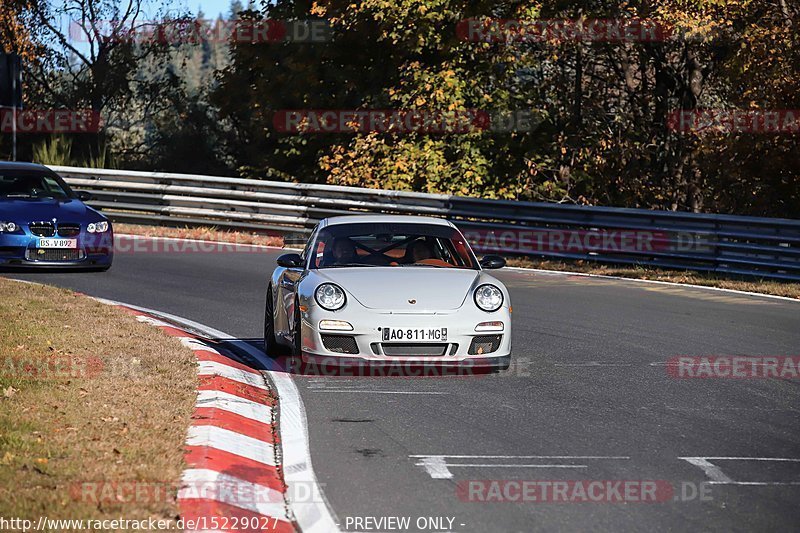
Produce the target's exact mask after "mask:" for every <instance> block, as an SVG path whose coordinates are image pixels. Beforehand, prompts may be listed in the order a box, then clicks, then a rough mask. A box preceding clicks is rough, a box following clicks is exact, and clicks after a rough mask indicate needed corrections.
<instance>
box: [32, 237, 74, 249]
mask: <svg viewBox="0 0 800 533" xmlns="http://www.w3.org/2000/svg"><path fill="white" fill-rule="evenodd" d="M77 247H78V239H39V248H77Z"/></svg>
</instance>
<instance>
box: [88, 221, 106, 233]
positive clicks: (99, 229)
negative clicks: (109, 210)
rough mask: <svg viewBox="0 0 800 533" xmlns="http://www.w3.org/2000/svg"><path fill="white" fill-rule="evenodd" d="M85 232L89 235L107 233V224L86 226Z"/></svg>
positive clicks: (100, 223)
mask: <svg viewBox="0 0 800 533" xmlns="http://www.w3.org/2000/svg"><path fill="white" fill-rule="evenodd" d="M86 231H88V232H89V233H104V232H106V231H108V222H105V221H103V222H95V223H94V224H89V225H88V226H86Z"/></svg>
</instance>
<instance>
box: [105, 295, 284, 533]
mask: <svg viewBox="0 0 800 533" xmlns="http://www.w3.org/2000/svg"><path fill="white" fill-rule="evenodd" d="M120 308H121V309H123V310H125V311H126V312H128V313H131V314H133V315H134V316H135V317H136V319H137V320H139V321H140V322H145V323H147V324H151V325H153V326H156V327H158V328H160V329H161V330H162V331H164V332H165V333H166V334H168V335H171V336H173V337H177V338H179V339H180V341H181V343H182V344H183V345H184V346H186V347H188V348H189V349H191V350H192V351H193V352H194V354H195V356H196V357H197V360H198V375H199V377H200V383H199V387H198V391H197V402H196V404H195V409H194V413H193V415H192V425H191V426H190V427H189V431H188V435H187V438H186V463H187V465H188V468H187V469H186V470H185V471H184V472H183V476H182V479H181V488H180V490H179V492H178V508H179V511H180V515H181V518H183V520H184V523H185V524H193V526H194V527H193V530H196V531H211V530H214V531H217V530H219V531H226V530H227V531H242V530H248V531H254V530H257V531H278V532H284V531H295V530H296V527H295V524H294V523H293V520H292V517H291V516H290V512H289V510H288V506H287V502H286V499H285V497H284V495H285V492H286V487H285V485H284V482H283V480H282V475H281V471H280V463H279V455H278V453H276V440H277V439H276V434H277V431H276V427H275V425H274V423H273V420H274V419H275V418H274V409H275V408H276V405H277V402H276V401H275V398H274V395H273V394H272V392H271V391H270V389H269V387H268V385H267V384H266V381H265V380H264V377H263V376H262V375H261V373H260V372H258V371H257V370H255V369H252V368H249V367H247V366H246V365H243V364H241V363H239V362H237V361H235V360H233V359H231V358H229V357H227V356H226V355H224V354H223V353H222V352H221V351H219V350H217V349H216V348H214V347H213V346H211V344H212V343H211V342H209V341H205V340H202V339H200V338H198V337H197V336H195V335H192V334H191V333H189V332H187V331H185V330H183V329H180V328H177V327H176V326H175V325H173V324H170V323H167V322H165V321H162V320H159V319H157V318H155V317H153V316H150V315H149V314H145V313H142V312H141V311H137V310H134V309H131V308H129V307H125V306H120Z"/></svg>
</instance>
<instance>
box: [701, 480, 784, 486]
mask: <svg viewBox="0 0 800 533" xmlns="http://www.w3.org/2000/svg"><path fill="white" fill-rule="evenodd" d="M706 483H708V484H709V485H744V486H749V487H769V486H773V485H774V486H792V485H800V481H706Z"/></svg>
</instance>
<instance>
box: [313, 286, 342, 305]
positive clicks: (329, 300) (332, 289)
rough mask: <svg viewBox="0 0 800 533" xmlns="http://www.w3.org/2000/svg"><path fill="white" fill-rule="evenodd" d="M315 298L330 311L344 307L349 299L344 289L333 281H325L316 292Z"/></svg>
mask: <svg viewBox="0 0 800 533" xmlns="http://www.w3.org/2000/svg"><path fill="white" fill-rule="evenodd" d="M314 298H316V300H317V303H318V304H319V305H320V307H322V308H323V309H327V310H328V311H336V310H337V309H341V308H342V307H344V303H345V301H346V300H347V299H346V298H345V296H344V291H343V290H342V289H341V287H339V286H338V285H334V284H333V283H323V284H322V285H320V286H319V287H317V290H316V291H315V292H314Z"/></svg>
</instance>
